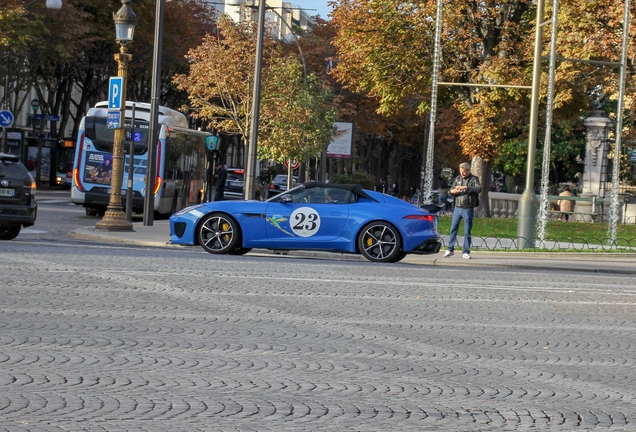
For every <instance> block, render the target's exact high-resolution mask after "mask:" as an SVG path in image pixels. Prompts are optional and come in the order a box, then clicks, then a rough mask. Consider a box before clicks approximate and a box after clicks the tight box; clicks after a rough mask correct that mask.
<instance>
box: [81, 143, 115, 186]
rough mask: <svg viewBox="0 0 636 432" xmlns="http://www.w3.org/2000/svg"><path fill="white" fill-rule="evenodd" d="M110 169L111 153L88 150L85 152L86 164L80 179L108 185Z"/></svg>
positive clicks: (111, 164)
mask: <svg viewBox="0 0 636 432" xmlns="http://www.w3.org/2000/svg"><path fill="white" fill-rule="evenodd" d="M112 170H113V155H112V154H110V153H99V152H92V151H88V152H86V166H85V167H84V177H83V179H82V181H84V182H86V183H96V184H106V185H109V184H110V178H111V174H112Z"/></svg>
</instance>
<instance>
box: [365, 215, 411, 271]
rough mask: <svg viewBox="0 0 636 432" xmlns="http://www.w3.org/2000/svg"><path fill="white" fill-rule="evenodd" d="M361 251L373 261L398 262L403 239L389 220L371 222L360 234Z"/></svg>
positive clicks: (400, 256)
mask: <svg viewBox="0 0 636 432" xmlns="http://www.w3.org/2000/svg"><path fill="white" fill-rule="evenodd" d="M358 248H359V249H360V253H361V254H362V256H364V257H365V258H366V259H368V260H369V261H373V262H396V261H399V260H400V259H401V258H403V256H402V239H401V238H400V235H399V233H398V230H397V229H396V228H395V227H394V226H393V225H391V224H390V223H388V222H370V223H368V224H366V225H365V226H364V227H363V228H362V230H361V231H360V234H359V235H358Z"/></svg>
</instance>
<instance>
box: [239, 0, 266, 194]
mask: <svg viewBox="0 0 636 432" xmlns="http://www.w3.org/2000/svg"><path fill="white" fill-rule="evenodd" d="M264 35H265V0H261V1H260V2H259V5H258V34H257V37H256V62H255V65H254V93H253V94H252V123H251V125H250V142H249V145H248V147H247V164H246V167H245V168H246V169H245V183H244V185H245V190H244V198H245V199H246V200H250V199H254V198H255V196H254V193H255V189H256V188H255V186H256V185H255V183H256V158H257V153H258V152H257V145H258V122H259V117H260V105H261V73H262V70H263V38H264Z"/></svg>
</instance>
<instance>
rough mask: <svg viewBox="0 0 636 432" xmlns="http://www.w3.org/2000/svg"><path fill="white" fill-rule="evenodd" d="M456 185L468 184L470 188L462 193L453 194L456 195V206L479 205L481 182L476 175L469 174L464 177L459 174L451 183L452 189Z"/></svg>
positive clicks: (470, 206)
mask: <svg viewBox="0 0 636 432" xmlns="http://www.w3.org/2000/svg"><path fill="white" fill-rule="evenodd" d="M455 186H468V189H467V190H466V191H464V192H462V193H460V194H452V195H453V197H455V207H461V208H474V207H477V203H478V201H479V193H480V192H481V184H480V183H479V178H478V177H477V176H476V175H473V174H468V177H466V178H463V177H462V176H461V175H458V176H457V177H455V179H454V180H453V183H452V184H451V189H453V188H454V187H455Z"/></svg>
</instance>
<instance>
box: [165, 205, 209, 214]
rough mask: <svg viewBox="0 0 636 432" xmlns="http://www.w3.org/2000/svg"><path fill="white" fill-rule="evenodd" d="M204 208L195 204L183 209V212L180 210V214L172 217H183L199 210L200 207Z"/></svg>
mask: <svg viewBox="0 0 636 432" xmlns="http://www.w3.org/2000/svg"><path fill="white" fill-rule="evenodd" d="M203 206H204V204H195V205H193V206H190V207H185V208H182V209H181V210H179V211H178V212H176V213H174V214H173V215H172V216H181V215H183V214H186V213H190V212H192V211H195V210H196V209H198V208H200V207H203Z"/></svg>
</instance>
